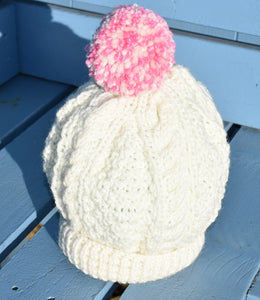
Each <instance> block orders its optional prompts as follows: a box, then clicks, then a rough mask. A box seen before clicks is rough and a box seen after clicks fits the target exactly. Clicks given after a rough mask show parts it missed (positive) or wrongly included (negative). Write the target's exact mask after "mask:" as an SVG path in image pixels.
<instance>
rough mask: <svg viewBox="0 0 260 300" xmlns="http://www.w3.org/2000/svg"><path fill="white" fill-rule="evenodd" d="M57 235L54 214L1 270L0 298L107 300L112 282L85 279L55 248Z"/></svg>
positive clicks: (56, 222) (56, 221)
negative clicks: (15, 288)
mask: <svg viewBox="0 0 260 300" xmlns="http://www.w3.org/2000/svg"><path fill="white" fill-rule="evenodd" d="M57 234H58V216H57V214H56V215H54V216H53V217H52V218H51V219H50V221H49V222H48V223H47V224H46V225H45V226H44V227H43V228H42V229H41V230H40V231H39V232H38V233H37V234H36V236H34V237H33V238H32V239H31V240H30V241H29V242H28V243H27V244H26V245H25V246H24V247H23V248H22V249H21V250H20V251H19V252H18V253H17V254H16V255H15V256H14V257H13V258H12V260H11V261H10V262H9V263H8V264H6V265H5V266H4V267H3V269H2V270H0V298H1V299H46V300H47V299H49V297H53V298H55V299H57V300H58V299H62V300H66V299H70V300H71V299H77V300H79V299H95V300H101V299H106V298H105V295H107V294H109V291H110V290H111V289H113V283H112V282H104V281H101V280H97V279H94V278H92V277H90V276H86V275H85V274H83V273H82V272H81V271H79V270H77V269H76V268H75V267H74V266H73V265H72V264H70V263H69V261H68V260H67V258H66V257H65V256H64V255H63V254H62V252H61V250H60V249H59V247H58V245H57ZM14 286H16V287H17V288H18V289H17V290H13V289H12V288H13V287H14Z"/></svg>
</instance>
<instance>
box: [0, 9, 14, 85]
mask: <svg viewBox="0 0 260 300" xmlns="http://www.w3.org/2000/svg"><path fill="white" fill-rule="evenodd" d="M17 73H18V49H17V43H16V24H15V7H14V4H8V5H3V4H2V5H1V4H0V85H1V84H3V83H5V82H6V81H7V80H9V79H10V78H12V77H13V76H14V75H16V74H17Z"/></svg>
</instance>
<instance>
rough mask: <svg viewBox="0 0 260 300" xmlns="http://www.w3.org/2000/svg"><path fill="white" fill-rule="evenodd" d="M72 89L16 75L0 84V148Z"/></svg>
mask: <svg viewBox="0 0 260 300" xmlns="http://www.w3.org/2000/svg"><path fill="white" fill-rule="evenodd" d="M69 90H71V88H70V87H68V86H66V85H64V84H60V83H53V82H49V81H46V80H42V79H38V78H33V77H29V76H24V75H17V76H16V77H14V78H13V79H11V80H9V81H8V82H7V83H6V84H4V85H3V86H1V87H0V149H1V148H2V147H3V146H5V145H6V144H7V143H8V142H10V140H11V139H13V138H15V137H16V136H17V135H18V134H19V133H20V132H22V131H23V130H24V129H25V128H27V127H28V126H29V125H30V124H31V123H33V122H34V121H35V120H36V119H37V118H38V117H40V116H41V115H42V114H44V112H46V111H47V110H48V109H49V108H50V107H51V106H53V105H55V104H56V103H57V101H59V100H60V99H62V98H63V95H65V94H67V93H68V91H69Z"/></svg>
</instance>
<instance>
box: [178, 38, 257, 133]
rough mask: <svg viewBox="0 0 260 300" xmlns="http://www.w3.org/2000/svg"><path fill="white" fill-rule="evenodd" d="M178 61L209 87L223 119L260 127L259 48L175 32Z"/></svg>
mask: <svg viewBox="0 0 260 300" xmlns="http://www.w3.org/2000/svg"><path fill="white" fill-rule="evenodd" d="M175 41H176V61H177V63H179V64H182V65H184V66H186V67H188V68H189V69H190V70H191V72H192V74H193V75H194V76H195V78H196V79H197V80H199V81H202V82H203V83H204V84H205V85H206V86H207V88H208V89H209V91H210V92H211V94H212V96H213V99H214V101H215V103H216V106H217V108H218V110H219V112H220V113H221V115H222V118H223V119H224V120H227V121H230V122H232V123H237V124H242V125H246V126H249V127H255V128H260V118H259V112H260V101H259V99H260V50H257V49H254V48H248V47H242V46H241V47H238V46H236V45H234V44H229V43H219V42H218V41H216V40H211V39H201V38H198V37H195V36H188V35H182V34H179V33H178V34H177V33H176V34H175Z"/></svg>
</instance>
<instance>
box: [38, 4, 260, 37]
mask: <svg viewBox="0 0 260 300" xmlns="http://www.w3.org/2000/svg"><path fill="white" fill-rule="evenodd" d="M39 1H40V2H44V3H54V4H59V5H62V6H66V7H73V8H79V9H82V10H86V11H94V12H97V13H107V12H108V11H109V10H111V9H113V8H115V7H117V6H119V5H125V4H134V3H137V4H139V5H141V6H144V7H146V8H150V9H152V10H154V11H155V12H157V13H158V14H159V15H161V16H163V17H164V18H168V19H171V20H178V21H182V22H183V24H185V22H188V23H194V24H198V25H202V26H204V27H215V28H221V29H225V30H229V31H234V32H241V33H245V34H251V35H255V36H259V35H260V25H259V15H260V3H259V1H258V0H250V2H246V1H243V0H237V1H235V0H232V1H228V2H227V1H225V0H220V1H215V2H214V3H212V2H210V1H207V0H198V1H193V0H185V1H184V0H175V1H172V0H164V1H150V0H70V1H68V0H39Z"/></svg>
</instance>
